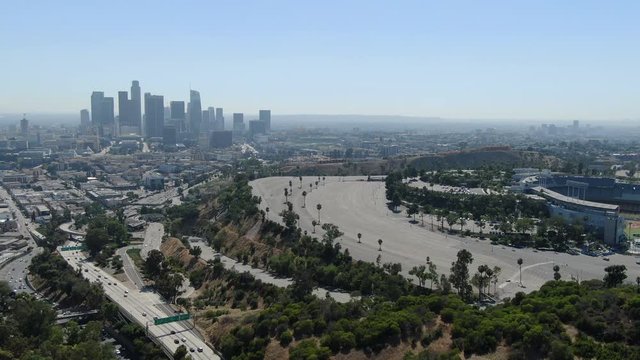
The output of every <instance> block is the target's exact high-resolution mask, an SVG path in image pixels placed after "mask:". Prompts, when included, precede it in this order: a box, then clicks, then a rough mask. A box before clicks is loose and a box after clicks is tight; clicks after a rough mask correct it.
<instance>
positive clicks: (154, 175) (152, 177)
mask: <svg viewBox="0 0 640 360" xmlns="http://www.w3.org/2000/svg"><path fill="white" fill-rule="evenodd" d="M145 103H146V101H145ZM142 184H143V185H144V187H145V188H146V189H149V190H162V189H164V176H162V174H160V173H158V172H155V171H148V172H146V173H144V175H142Z"/></svg>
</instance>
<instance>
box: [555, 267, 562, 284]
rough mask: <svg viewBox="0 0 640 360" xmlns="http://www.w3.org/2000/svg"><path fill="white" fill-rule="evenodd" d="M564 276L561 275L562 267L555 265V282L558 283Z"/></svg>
mask: <svg viewBox="0 0 640 360" xmlns="http://www.w3.org/2000/svg"><path fill="white" fill-rule="evenodd" d="M561 277H562V275H560V266H558V265H553V280H555V281H558V280H560V278H561Z"/></svg>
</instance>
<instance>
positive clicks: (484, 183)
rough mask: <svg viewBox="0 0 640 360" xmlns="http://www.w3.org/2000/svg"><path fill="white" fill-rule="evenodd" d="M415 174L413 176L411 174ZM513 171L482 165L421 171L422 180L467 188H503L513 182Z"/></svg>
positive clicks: (409, 175)
mask: <svg viewBox="0 0 640 360" xmlns="http://www.w3.org/2000/svg"><path fill="white" fill-rule="evenodd" d="M411 175H413V176H411ZM512 175H513V172H512V171H507V170H502V169H497V168H493V167H492V166H486V167H481V168H479V169H476V170H474V171H463V170H449V171H444V170H438V171H433V172H426V171H421V172H420V173H419V176H420V180H422V181H424V182H427V183H431V184H440V185H448V186H457V187H463V186H464V187H467V188H483V189H488V188H491V189H501V188H502V187H504V186H506V185H509V184H510V183H511V176H512ZM405 177H415V172H412V171H411V170H409V171H405Z"/></svg>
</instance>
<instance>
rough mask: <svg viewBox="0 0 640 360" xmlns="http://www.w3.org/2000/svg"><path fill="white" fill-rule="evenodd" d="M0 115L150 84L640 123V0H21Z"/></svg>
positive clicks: (13, 11) (6, 41)
mask: <svg viewBox="0 0 640 360" xmlns="http://www.w3.org/2000/svg"><path fill="white" fill-rule="evenodd" d="M1 8H2V13H3V16H2V21H0V113H23V112H26V113H38V112H53V113H65V112H71V113H76V114H77V112H78V111H79V110H80V109H82V108H89V99H90V95H91V92H92V91H94V90H102V91H105V93H106V95H107V96H114V97H117V91H118V90H129V87H130V85H131V80H134V79H136V80H139V81H140V84H141V87H142V92H151V93H152V94H158V95H164V96H165V102H167V103H168V101H170V100H188V96H189V88H190V87H191V88H192V89H195V90H199V91H200V93H201V96H202V102H203V107H207V106H215V107H224V108H225V113H231V112H245V113H249V114H255V113H257V110H258V109H263V108H270V109H272V112H273V113H274V115H276V114H371V115H408V116H427V117H443V118H457V119H585V120H589V119H595V120H617V119H640V91H639V89H640V46H639V45H640V40H639V39H640V22H639V21H638V18H639V15H640V1H635V0H633V1H624V0H618V1H601V0H600V1H590V0H566V1H557V0H553V1H547V0H536V1H533V0H530V1H524V0H523V1H513V0H504V1H493V0H482V1H478V0H470V1H456V0H446V1H428V0H417V1H403V0H394V1H381V0H362V1H360V0H352V1H351V0H340V1H333V0H322V1H313V0H309V1H300V0H262V1H258V0H245V1H238V0H224V1H215V0H211V1H188V0H187V1H161V0H155V1H145V0H136V1H131V0H128V1H121V0H110V1H100V2H98V1H86V0H84V1H64V0H60V1H48V0H47V1H43V0H30V1H10V0H2V6H1Z"/></svg>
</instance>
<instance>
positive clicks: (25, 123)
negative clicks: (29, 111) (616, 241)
mask: <svg viewBox="0 0 640 360" xmlns="http://www.w3.org/2000/svg"><path fill="white" fill-rule="evenodd" d="M20 135H22V136H23V137H24V138H25V139H28V138H29V120H27V118H24V117H23V118H22V120H20Z"/></svg>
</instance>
